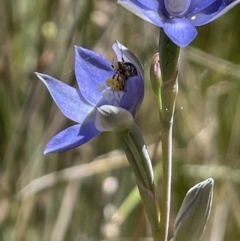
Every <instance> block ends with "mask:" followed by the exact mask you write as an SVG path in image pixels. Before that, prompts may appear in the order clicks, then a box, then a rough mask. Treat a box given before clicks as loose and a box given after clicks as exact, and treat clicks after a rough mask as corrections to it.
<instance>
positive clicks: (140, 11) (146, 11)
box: [117, 0, 165, 27]
mask: <svg viewBox="0 0 240 241" xmlns="http://www.w3.org/2000/svg"><path fill="white" fill-rule="evenodd" d="M141 2H146V1H141ZM141 2H140V1H135V0H118V2H117V3H119V4H121V5H122V6H123V7H124V8H126V9H127V10H129V11H130V12H132V13H134V14H135V15H137V16H138V17H140V18H142V19H143V20H145V21H148V22H150V23H152V24H154V25H156V26H159V27H162V26H163V23H164V20H165V16H164V13H163V11H162V8H161V6H160V8H154V9H151V8H148V7H147V6H144V5H143V4H142V3H141ZM146 5H147V4H146ZM152 5H154V3H153V4H152ZM152 5H151V4H150V5H149V6H150V7H152ZM159 9H160V10H159Z"/></svg>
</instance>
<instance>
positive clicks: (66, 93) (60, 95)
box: [36, 73, 93, 123]
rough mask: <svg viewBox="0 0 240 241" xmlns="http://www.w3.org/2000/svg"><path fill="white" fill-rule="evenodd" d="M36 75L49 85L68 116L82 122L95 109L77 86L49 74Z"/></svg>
mask: <svg viewBox="0 0 240 241" xmlns="http://www.w3.org/2000/svg"><path fill="white" fill-rule="evenodd" d="M36 75H37V77H38V78H39V79H40V80H41V81H42V82H43V83H44V84H45V85H46V86H47V88H48V90H49V92H50V94H51V96H52V98H53V100H54V101H55V103H56V104H57V106H58V107H59V109H60V110H61V111H62V113H63V114H64V115H65V116H66V117H67V118H69V119H71V120H73V121H75V122H78V123H81V122H82V121H83V119H85V117H86V116H87V114H88V113H89V112H90V111H91V110H92V109H93V107H92V106H91V105H89V104H88V103H87V102H86V101H85V100H84V98H83V97H82V96H81V93H79V91H78V90H76V89H75V88H73V87H71V86H69V85H67V84H65V83H63V82H61V81H59V80H57V79H55V78H53V77H51V76H49V75H45V74H40V73H36Z"/></svg>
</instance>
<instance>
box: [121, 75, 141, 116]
mask: <svg viewBox="0 0 240 241" xmlns="http://www.w3.org/2000/svg"><path fill="white" fill-rule="evenodd" d="M125 91H126V93H125V94H124V95H123V97H122V99H121V102H120V105H119V106H120V107H122V108H124V109H126V110H128V111H130V112H131V113H132V115H133V117H134V116H135V115H136V113H137V111H138V109H139V107H140V105H141V104H142V100H143V96H144V83H143V79H142V78H141V77H140V76H134V77H131V78H129V79H128V80H127V83H126V86H125Z"/></svg>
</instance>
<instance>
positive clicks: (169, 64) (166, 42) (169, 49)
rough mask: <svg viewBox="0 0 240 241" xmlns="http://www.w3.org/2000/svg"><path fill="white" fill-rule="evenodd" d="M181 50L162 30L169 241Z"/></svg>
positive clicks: (164, 229)
mask: <svg viewBox="0 0 240 241" xmlns="http://www.w3.org/2000/svg"><path fill="white" fill-rule="evenodd" d="M179 50H180V48H179V47H178V46H177V45H175V44H174V43H173V42H172V41H171V40H170V39H169V38H168V36H167V35H166V34H165V32H164V31H163V30H162V29H160V38H159V57H160V69H161V76H162V86H161V100H162V109H161V110H159V112H160V113H161V129H162V169H163V176H162V195H161V200H160V211H161V220H160V230H161V234H160V238H159V239H158V241H160V240H161V241H167V237H168V229H169V216H170V202H171V178H172V125H173V114H174V109H175V100H176V96H177V92H178V83H177V74H178V72H177V62H178V56H179Z"/></svg>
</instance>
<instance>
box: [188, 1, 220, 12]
mask: <svg viewBox="0 0 240 241" xmlns="http://www.w3.org/2000/svg"><path fill="white" fill-rule="evenodd" d="M215 1H216V0H191V4H190V7H189V9H188V13H189V14H193V13H196V12H200V11H201V10H202V9H205V8H207V7H208V6H209V5H211V4H212V3H214V2H215Z"/></svg>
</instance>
